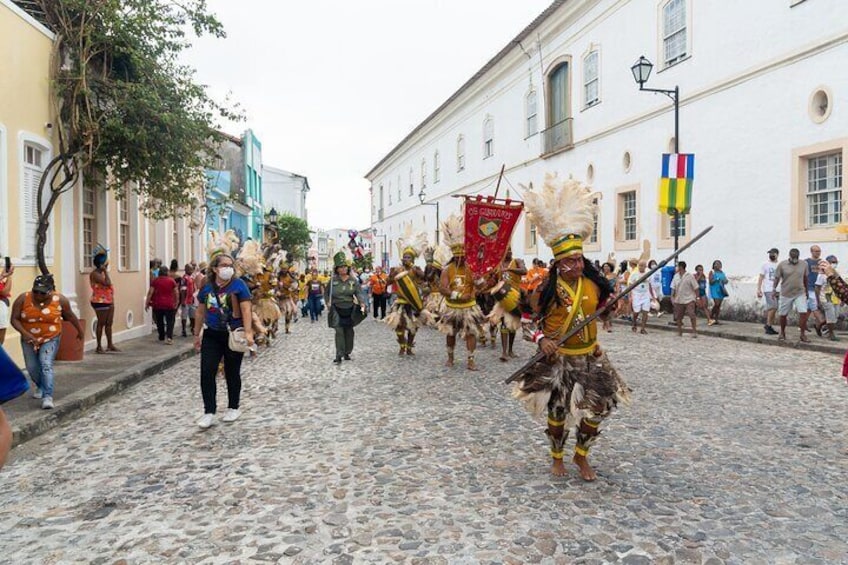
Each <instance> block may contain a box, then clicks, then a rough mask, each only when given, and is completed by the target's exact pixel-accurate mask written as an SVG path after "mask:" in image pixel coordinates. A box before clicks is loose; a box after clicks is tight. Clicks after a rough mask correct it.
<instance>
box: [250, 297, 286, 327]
mask: <svg viewBox="0 0 848 565" xmlns="http://www.w3.org/2000/svg"><path fill="white" fill-rule="evenodd" d="M254 312H256V314H257V315H258V316H259V319H260V320H262V321H263V322H264V323H265V324H267V325H271V324H273V323H274V322H277V321H279V320H280V318H281V317H282V312H281V311H280V307H279V306H278V305H277V301H276V300H274V299H273V298H261V299H260V300H259V302H257V303H256V306H255V307H254Z"/></svg>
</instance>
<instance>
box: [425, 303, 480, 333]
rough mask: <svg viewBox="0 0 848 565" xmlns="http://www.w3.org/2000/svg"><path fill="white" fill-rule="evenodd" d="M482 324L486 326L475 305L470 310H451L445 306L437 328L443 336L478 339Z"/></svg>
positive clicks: (478, 308)
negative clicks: (470, 336)
mask: <svg viewBox="0 0 848 565" xmlns="http://www.w3.org/2000/svg"><path fill="white" fill-rule="evenodd" d="M484 324H487V322H486V317H485V316H484V315H483V312H482V311H480V307H479V306H477V305H476V304H475V305H474V306H471V307H470V308H451V307H450V306H448V305H447V304H445V309H444V312H442V315H441V316H440V317H439V323H438V325H437V327H438V329H439V331H440V332H442V333H443V334H445V335H453V336H459V337H466V336H469V335H473V336H474V337H480V336H481V335H483V325H484Z"/></svg>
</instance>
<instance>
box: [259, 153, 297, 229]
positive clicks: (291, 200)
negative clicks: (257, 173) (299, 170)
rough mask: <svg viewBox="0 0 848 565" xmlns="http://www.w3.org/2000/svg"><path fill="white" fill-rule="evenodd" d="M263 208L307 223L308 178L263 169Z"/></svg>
mask: <svg viewBox="0 0 848 565" xmlns="http://www.w3.org/2000/svg"><path fill="white" fill-rule="evenodd" d="M262 191H263V195H262V196H263V206H264V207H265V210H270V209H271V208H274V209H276V210H277V212H279V213H280V214H281V215H282V214H292V215H293V216H296V217H298V218H300V219H302V220H304V221H306V219H307V218H306V178H305V177H302V176H299V175H296V174H294V173H290V172H288V171H283V170H281V169H276V168H274V167H267V166H265V167H263V168H262Z"/></svg>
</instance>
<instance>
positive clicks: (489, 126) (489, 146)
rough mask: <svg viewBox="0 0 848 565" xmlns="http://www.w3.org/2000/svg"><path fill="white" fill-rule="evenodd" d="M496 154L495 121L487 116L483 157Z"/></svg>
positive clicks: (484, 123)
mask: <svg viewBox="0 0 848 565" xmlns="http://www.w3.org/2000/svg"><path fill="white" fill-rule="evenodd" d="M494 154H495V121H494V120H493V119H492V118H486V121H485V122H483V158H484V159H486V158H488V157H491V156H492V155H494Z"/></svg>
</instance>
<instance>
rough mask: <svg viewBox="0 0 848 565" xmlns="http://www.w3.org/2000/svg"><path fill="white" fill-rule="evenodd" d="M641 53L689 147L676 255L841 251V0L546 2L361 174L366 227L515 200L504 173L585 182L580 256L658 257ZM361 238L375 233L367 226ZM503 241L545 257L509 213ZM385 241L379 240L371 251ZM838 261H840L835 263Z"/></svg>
mask: <svg viewBox="0 0 848 565" xmlns="http://www.w3.org/2000/svg"><path fill="white" fill-rule="evenodd" d="M643 55H644V56H645V57H647V58H648V59H649V60H650V61H652V62H653V64H654V67H653V73H652V74H651V76H650V79H649V80H648V81H647V82H646V83H645V84H644V87H645V88H661V89H670V90H673V89H674V88H675V86H679V89H680V95H679V104H680V107H679V110H680V114H679V128H680V129H679V131H680V140H679V144H680V147H679V151H680V152H682V153H694V154H695V180H694V192H693V198H692V211H691V214H690V215H689V216H687V217H686V218H684V221H683V222H681V224H682V225H681V236H682V240H683V241H685V240H686V238H688V237H689V236H691V234H693V233H697V232H699V231H701V230H702V229H704V228H705V227H706V226H709V225H713V226H715V228H714V230H713V232H712V233H711V234H710V235H709V236H708V239H706V240H704V241H703V242H701V243H699V244H698V245H697V246H696V247H695V248H693V249H692V250H691V251H688V252H686V254H685V257H684V259H685V260H687V262H689V263H690V264H692V265H694V264H695V263H703V264H705V265H706V266H707V268H709V265H710V264H711V262H712V260H713V259H721V260H723V262H724V267H725V271H726V272H727V273H728V274H729V275H730V276H731V277H733V276H734V275H736V276H737V277H742V278H748V280H750V278H751V277H753V276H755V275H756V273H757V272H758V268H759V266H760V265H761V263H762V262H763V261H764V260H765V259H766V253H765V252H766V250H767V249H769V248H770V247H773V246H776V247H779V248H780V250H781V258H785V257H786V252H787V250H788V248H789V247H799V248H801V250H802V257H805V256H807V255H808V248H809V246H810V244H811V243H813V242H815V243H820V244H821V246H822V248H823V250H824V254H825V255H827V254H830V253H834V254H836V255H837V256H840V257H841V256H843V255H848V242H846V236H845V235H841V234H838V233H837V231H836V230H835V225H836V224H837V223H838V222H839V221H841V218H842V213H841V210H842V207H841V199H842V160H843V155H844V153H845V151H846V147H847V146H848V71H846V66H845V65H846V61H848V10H846V3H845V1H844V0H746V1H745V2H706V1H697V0H557V1H555V2H553V3H552V4H551V5H550V6H549V7H548V8H547V9H546V10H545V11H544V12H543V13H542V14H541V15H540V16H539V17H537V18H536V19H535V20H534V21H533V22H532V23H531V24H530V25H529V26H527V27H526V28H525V29H524V30H522V31H521V32H520V33H519V34H518V35H517V36H516V37H515V39H513V40H512V41H511V42H509V44H507V45H506V46H505V47H504V48H503V49H502V50H501V51H500V52H499V53H497V54H496V55H495V56H494V57H493V58H492V59H491V60H490V61H489V62H488V63H487V64H486V65H485V66H484V67H483V68H482V69H480V70H479V71H478V72H477V73H476V74H475V75H474V76H473V77H471V78H470V79H469V80H468V81H467V82H466V83H465V84H463V85H462V86H461V87H460V88H459V90H457V91H456V93H454V94H453V95H452V96H451V97H450V98H449V99H448V100H446V101H445V102H444V103H443V104H442V105H441V106H440V107H439V108H437V109H436V110H435V111H434V112H433V113H432V114H431V115H430V116H429V117H428V118H427V119H425V120H424V121H423V122H422V123H421V124H420V125H419V126H418V127H416V128H415V129H414V130H413V131H411V132H410V133H409V134H408V135H407V136H406V137H405V138H404V139H403V140H402V141H401V142H400V143H399V144H398V145H397V146H396V147H394V148H393V149H392V150H391V151H390V152H389V153H388V154H387V155H386V156H385V157H383V158H382V159H381V160H380V161H379V163H377V165H376V166H374V167H373V169H372V170H371V171H370V172H369V173H368V174H367V175H366V177H367V178H368V180H369V181H370V182H371V188H370V193H371V202H372V213H371V214H372V228H374V231H375V233H376V234H386V236H387V240H388V243H387V249H385V251H387V252H388V253H389V255H390V256H391V257H392V260H396V259H397V258H396V254H397V252H396V250H395V249H394V245H393V241H394V240H395V239H396V238H397V235H398V234H399V233H401V232H402V230H403V226H404V225H405V224H406V223H409V222H411V223H412V224H413V226H414V228H415V229H426V230H427V231H428V232H429V233H430V237H431V238H434V235H435V233H434V232H435V227H436V223H435V212H436V208H435V207H434V206H425V205H422V204H421V203H420V201H419V194H420V193H421V192H422V191H423V192H424V200H425V202H427V203H433V202H438V203H439V204H440V206H439V212H440V216H441V219H442V220H444V219H445V218H446V217H447V215H448V214H449V213H450V212H452V211H457V210H458V209H459V206H460V199H457V198H452V196H454V195H458V194H476V193H481V194H493V193H494V187H495V182H496V180H497V177H498V173H499V171H500V169H501V166H502V165H505V167H506V173H505V178H504V181H503V183H502V184H501V189H500V197H511V198H514V199H520V198H521V196H522V193H521V191H520V189H519V184H528V183H531V182H532V183H534V184H539V183H541V182H542V181H543V179H544V176H545V173H547V172H556V173H558V174H560V175H573V176H574V177H575V178H577V179H579V180H581V181H584V182H586V183H588V184H590V185H591V186H592V187H593V188H594V190H596V191H598V193H599V205H600V213H599V216H598V220H597V227H598V229H597V233H596V235H595V237H594V238H593V240H592V242H591V243H590V244H589V246H588V249H589V251H588V254H589V255H590V256H591V257H592V258H597V259H601V260H604V259H606V258H607V257H608V256H609V254H611V253H614V254H615V257H616V258H617V259H619V260H621V259H624V258H626V257H629V256H634V255H638V254H639V249H640V248H641V244H642V241H643V240H644V239H647V240H649V241H650V242H651V244H652V247H653V250H654V252H653V255H654V256H655V257H658V258H659V257H662V256H665V255H668V254H669V253H670V252H671V250H672V248H673V237H672V234H671V229H670V221H669V217H668V216H661V215H660V214H659V213H658V211H657V190H658V189H657V185H658V178H659V176H660V162H661V161H660V159H661V158H660V155H661V154H662V153H667V152H673V148H674V139H673V138H674V125H675V124H674V110H673V103H672V101H671V100H670V99H669V98H667V97H666V96H663V95H662V94H652V93H648V92H640V90H639V86H638V84H637V83H636V82H635V80H634V76H633V74H632V72H631V66H632V65H634V63H635V62H636V61H637V60H638V59H639V57H640V56H643ZM375 245H376V247H378V248H380V247H381V246H382V238H381V237H376V238H375ZM513 248H514V250H515V252H516V254H518V255H520V256H524V257H525V258H531V257H540V258H548V257H550V256H551V254H550V251H549V249H548V248H547V247H546V246H545V245H544V242H541V241H539V240H537V238H536V237H535V231H534V229H533V227H532V226H530V225H529V224H528V223H527V222H525V221H524V220H523V219H522V221H521V223H520V224H519V226H518V227H517V228H516V233H515V236H514V238H513ZM377 251H378V252H382V251H383V250H382V249H378V250H377ZM846 260H848V259H846Z"/></svg>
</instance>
